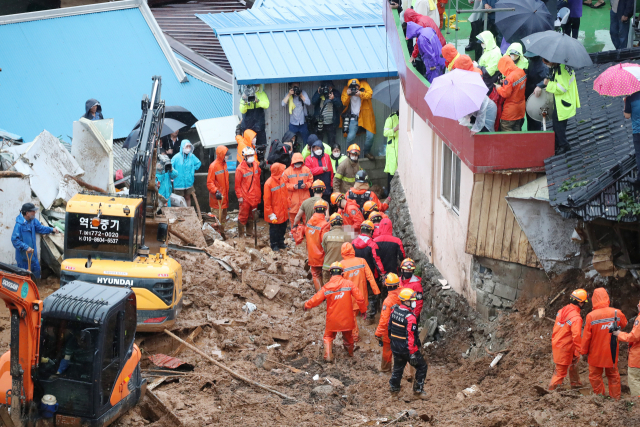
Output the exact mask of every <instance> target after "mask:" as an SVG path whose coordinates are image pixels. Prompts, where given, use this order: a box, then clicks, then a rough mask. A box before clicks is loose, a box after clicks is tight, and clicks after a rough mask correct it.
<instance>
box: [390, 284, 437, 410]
mask: <svg viewBox="0 0 640 427" xmlns="http://www.w3.org/2000/svg"><path fill="white" fill-rule="evenodd" d="M398 299H399V300H400V304H398V305H394V306H393V308H392V310H391V315H390V316H389V323H388V324H387V325H388V326H387V330H388V332H387V336H388V337H389V340H390V341H391V353H393V372H392V373H391V379H390V380H389V385H390V386H391V388H390V391H391V395H392V396H397V395H398V393H399V392H400V385H401V382H402V374H403V373H404V368H405V366H406V365H407V363H409V365H411V366H412V367H413V368H415V370H416V375H415V379H414V381H413V395H414V396H415V397H417V398H419V399H427V398H428V396H427V394H426V393H425V392H424V380H425V378H426V377H427V362H425V360H424V357H422V353H420V337H419V336H418V322H417V321H416V316H415V315H414V314H413V310H414V309H415V307H416V292H415V291H413V290H411V289H402V290H401V291H400V293H399V294H398ZM383 344H384V342H383Z"/></svg>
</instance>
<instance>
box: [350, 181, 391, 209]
mask: <svg viewBox="0 0 640 427" xmlns="http://www.w3.org/2000/svg"><path fill="white" fill-rule="evenodd" d="M361 185H362V184H360V183H359V182H358V183H356V185H355V187H351V188H350V189H349V191H347V194H345V197H346V198H347V199H349V194H350V193H351V192H353V194H358V195H359V194H364V193H366V192H367V191H370V190H369V185H367V184H364V187H366V188H358V187H360V186H361ZM369 200H371V201H372V202H374V203H375V204H376V205H378V207H379V208H380V212H381V213H382V212H384V211H386V210H387V209H388V208H389V205H388V204H386V203H380V199H378V196H376V193H374V192H373V191H372V192H371V194H370V195H369Z"/></svg>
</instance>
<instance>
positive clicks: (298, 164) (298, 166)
mask: <svg viewBox="0 0 640 427" xmlns="http://www.w3.org/2000/svg"><path fill="white" fill-rule="evenodd" d="M293 166H295V167H297V168H301V167H302V163H294V164H293Z"/></svg>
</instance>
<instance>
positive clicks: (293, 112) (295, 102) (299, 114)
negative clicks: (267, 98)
mask: <svg viewBox="0 0 640 427" xmlns="http://www.w3.org/2000/svg"><path fill="white" fill-rule="evenodd" d="M308 105H311V99H310V98H309V95H307V92H305V91H304V90H302V89H300V82H297V83H289V92H288V93H287V96H285V97H284V99H283V100H282V106H283V107H287V106H288V108H289V130H290V131H291V132H293V133H296V134H297V133H299V134H300V135H301V136H302V143H303V144H305V145H306V144H307V138H308V137H309V128H308V127H307V122H306V117H307V106H308Z"/></svg>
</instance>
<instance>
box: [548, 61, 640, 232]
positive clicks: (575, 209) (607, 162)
mask: <svg viewBox="0 0 640 427" xmlns="http://www.w3.org/2000/svg"><path fill="white" fill-rule="evenodd" d="M593 57H594V59H595V61H598V60H600V61H602V60H607V59H608V60H611V59H619V58H630V57H632V58H636V59H633V60H625V62H632V63H638V64H640V59H638V58H640V50H639V49H631V50H627V49H625V50H623V51H617V52H616V51H614V52H611V53H605V54H596V55H594V56H593ZM595 61H594V62H595ZM615 63H617V62H608V63H605V64H595V65H593V66H591V67H587V68H582V69H579V70H576V79H577V82H578V92H579V94H580V104H581V108H579V109H578V111H577V114H576V116H575V117H572V118H571V119H569V122H568V124H567V138H568V139H569V142H570V144H571V150H570V151H569V152H567V153H566V154H563V155H558V156H553V157H550V158H548V159H546V160H545V168H546V172H547V181H548V182H549V202H550V204H551V206H553V207H554V208H555V209H556V210H557V211H558V212H560V213H561V214H562V215H563V216H564V217H566V218H581V219H584V220H585V221H591V220H594V219H597V218H602V219H607V220H612V221H615V220H616V218H617V216H618V213H619V210H618V207H617V204H618V202H619V200H618V194H619V193H620V191H622V190H625V189H631V188H633V187H632V185H631V183H630V180H632V179H634V178H635V177H636V175H637V173H638V172H637V169H636V162H635V150H634V147H633V137H632V129H631V120H625V118H624V116H623V114H622V110H623V107H624V103H623V100H622V97H616V98H612V97H605V96H601V95H599V94H598V93H597V92H596V91H594V90H593V81H594V80H595V79H596V77H598V76H599V75H600V74H601V73H602V72H604V71H605V70H606V69H607V68H609V67H610V66H612V65H614V64H615ZM622 220H623V221H627V222H629V221H635V220H636V218H635V217H625V218H623V219H622Z"/></svg>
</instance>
